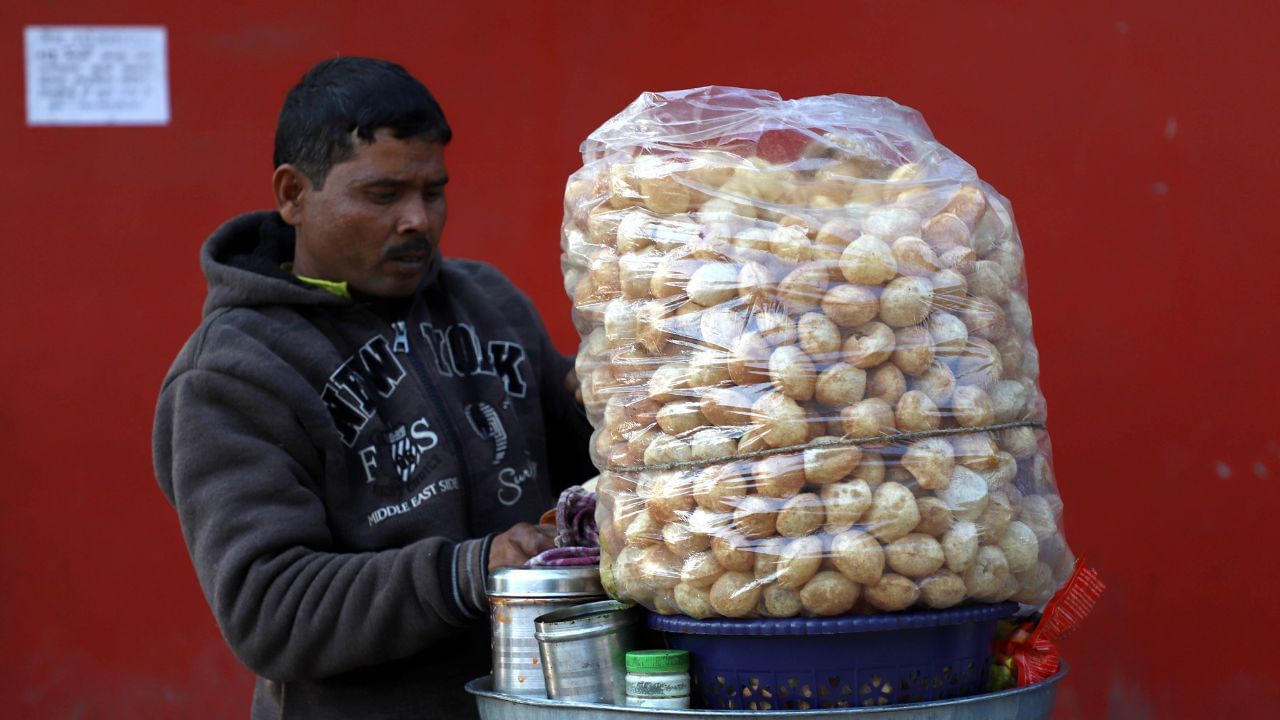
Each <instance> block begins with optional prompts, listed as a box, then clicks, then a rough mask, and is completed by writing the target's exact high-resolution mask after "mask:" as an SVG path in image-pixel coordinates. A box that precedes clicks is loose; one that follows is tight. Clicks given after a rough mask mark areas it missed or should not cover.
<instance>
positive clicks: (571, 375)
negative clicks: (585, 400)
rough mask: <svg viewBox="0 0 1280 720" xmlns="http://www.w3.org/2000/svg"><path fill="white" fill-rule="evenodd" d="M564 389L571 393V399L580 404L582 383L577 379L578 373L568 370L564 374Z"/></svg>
mask: <svg viewBox="0 0 1280 720" xmlns="http://www.w3.org/2000/svg"><path fill="white" fill-rule="evenodd" d="M564 389H565V390H568V391H569V392H571V393H573V399H574V400H576V401H577V402H578V404H579V405H581V404H582V383H581V382H579V380H578V373H577V372H575V371H573V370H570V371H569V372H568V373H567V374H565V376H564Z"/></svg>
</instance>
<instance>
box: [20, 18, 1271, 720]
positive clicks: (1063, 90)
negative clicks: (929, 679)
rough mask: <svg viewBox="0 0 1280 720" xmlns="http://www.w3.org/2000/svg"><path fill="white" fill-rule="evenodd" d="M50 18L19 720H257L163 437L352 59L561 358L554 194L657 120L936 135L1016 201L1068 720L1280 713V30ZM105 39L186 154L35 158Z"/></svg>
mask: <svg viewBox="0 0 1280 720" xmlns="http://www.w3.org/2000/svg"><path fill="white" fill-rule="evenodd" d="M43 4H44V5H47V6H48V7H45V8H43V9H30V8H24V9H19V6H26V5H28V4H27V3H16V2H13V3H6V6H5V8H4V9H3V10H0V57H3V58H4V59H5V63H4V66H5V67H6V68H7V70H6V71H5V72H3V73H0V98H2V101H0V147H2V148H3V154H2V156H3V157H4V159H5V160H6V162H7V167H8V169H7V170H6V171H5V172H3V173H0V213H2V214H3V217H4V220H3V225H2V227H3V236H2V237H0V268H3V269H4V271H5V275H4V281H5V287H6V290H7V291H8V295H7V302H5V303H3V304H0V332H2V337H3V339H2V340H0V457H2V458H3V465H2V466H0V467H3V470H0V476H2V477H3V483H4V485H3V487H4V491H5V492H4V496H3V499H0V648H2V651H0V707H3V708H5V710H4V711H3V712H4V714H5V716H6V717H20V718H25V717H32V718H35V717H40V718H44V717H131V718H150V717H183V718H205V717H210V718H212V717H244V716H245V715H246V704H247V702H248V697H249V692H250V687H249V677H248V675H247V674H246V672H245V671H243V670H241V669H239V668H238V666H237V665H236V664H235V661H234V660H233V659H232V658H231V657H230V654H229V653H228V652H227V651H226V650H225V648H224V646H223V645H222V642H221V639H220V638H219V636H218V633H217V629H216V627H215V626H214V623H213V621H212V619H211V617H210V615H209V612H208V610H207V608H206V607H205V605H204V602H203V600H202V599H201V596H200V594H199V591H198V588H197V586H196V582H195V579H194V574H193V573H192V571H191V569H190V566H189V563H188V559H187V556H186V553H185V551H184V549H183V546H182V542H181V538H180V536H179V533H178V527H177V523H176V521H175V519H174V516H173V514H172V512H171V511H170V509H169V507H168V506H167V505H166V503H165V502H164V500H163V498H162V496H161V494H160V492H159V490H158V488H157V487H156V484H155V481H154V479H153V477H152V472H151V460H150V446H149V436H150V426H151V414H152V410H153V403H154V398H155V394H156V391H157V388H158V386H159V382H160V379H161V377H162V376H163V374H164V371H165V369H166V367H167V366H168V364H169V362H170V360H171V358H172V357H173V355H174V353H175V352H176V351H177V350H178V348H179V346H180V345H181V343H182V342H183V340H184V339H185V337H186V335H187V334H188V333H189V332H190V331H191V330H192V329H193V328H194V326H195V324H196V323H197V321H198V317H199V315H198V313H199V307H200V302H201V299H202V297H203V292H204V283H203V280H202V279H201V276H200V274H199V272H198V268H197V263H196V253H197V248H198V246H199V243H200V242H201V241H202V240H203V238H204V237H205V236H206V235H207V234H208V233H209V231H210V230H212V229H213V228H214V227H215V226H216V225H218V224H219V223H220V222H221V221H223V220H225V219H226V218H228V217H229V216H231V215H232V214H234V213H238V212H240V211H243V210H247V209H250V208H258V207H262V206H265V205H266V204H267V203H268V201H269V195H268V190H269V186H268V179H269V174H270V170H271V165H270V155H271V137H272V132H273V123H274V116H275V113H276V112H277V110H278V107H279V103H280V101H281V99H282V96H283V94H284V92H285V91H286V90H287V89H288V87H289V86H290V85H291V83H292V82H293V81H295V80H296V78H297V77H298V76H299V75H300V74H301V72H302V71H303V70H304V69H305V68H306V67H307V66H308V65H309V64H311V63H312V62H314V61H316V60H318V59H321V58H325V57H330V56H333V55H335V54H339V53H342V54H376V55H383V56H386V57H389V58H391V59H395V60H398V61H400V62H403V63H404V64H406V65H407V66H408V67H409V68H410V69H411V70H412V71H414V72H415V73H416V74H417V75H418V76H419V77H421V78H422V79H423V80H424V81H425V82H426V83H427V84H428V85H429V86H430V87H431V88H432V89H433V91H434V92H435V93H436V94H437V96H438V97H439V98H440V100H441V102H442V103H443V105H444V107H445V109H446V111H447V113H448V116H449V119H450V121H451V122H452V124H453V125H454V127H455V129H456V140H455V142H454V144H453V145H452V146H451V147H450V149H449V153H448V161H449V164H450V174H451V175H452V177H453V178H454V182H453V183H451V184H450V190H449V192H450V204H451V212H450V218H451V222H450V227H449V230H448V232H447V233H446V236H445V243H446V245H445V248H446V252H450V253H452V254H455V255H466V256H472V257H478V258H482V259H485V260H490V261H493V262H495V263H497V264H498V265H499V266H501V267H502V268H504V269H505V270H506V271H507V273H508V274H509V275H510V276H511V277H512V278H513V279H514V280H515V281H516V282H517V283H518V284H519V285H521V286H522V287H524V288H525V289H526V290H527V291H528V292H529V293H530V294H531V295H532V296H533V297H534V298H535V300H536V301H537V303H538V305H539V307H540V308H541V309H542V311H543V313H544V314H545V316H546V318H547V321H548V324H549V325H550V326H551V327H552V329H553V331H554V333H555V335H556V339H557V341H558V342H559V343H560V345H561V347H562V348H563V349H564V350H566V351H572V350H573V349H574V347H575V342H576V337H575V336H574V335H573V331H572V329H571V326H570V324H569V320H568V307H569V306H568V302H567V300H566V299H565V298H564V297H563V295H562V294H561V292H560V290H559V286H560V277H559V266H558V253H559V249H558V246H557V243H558V226H559V220H560V217H559V214H560V197H561V192H562V188H563V182H564V178H565V177H566V175H568V173H569V172H571V171H572V170H573V169H574V168H575V167H576V166H577V165H578V163H579V158H578V156H577V155H576V148H577V145H578V143H579V142H580V141H581V139H582V138H583V137H584V136H585V135H586V134H587V133H588V132H590V131H591V130H592V129H593V128H594V127H596V126H597V125H598V124H599V123H600V122H602V121H603V120H604V119H606V118H607V117H609V116H611V115H612V114H613V113H615V112H616V111H618V110H619V109H621V108H622V107H623V106H624V105H625V104H626V103H627V102H629V101H630V100H631V99H633V98H634V97H635V96H636V95H637V94H638V93H640V92H641V91H644V90H663V89H674V88H681V87H689V86H696V85H701V84H708V83H719V84H736V85H743V86H748V87H764V88H770V89H774V90H777V91H779V92H781V93H782V94H784V95H786V96H800V95H810V94H823V93H830V92H853V93H862V94H871V95H887V96H890V97H892V98H894V99H896V100H898V101H899V102H902V103H904V104H906V105H910V106H912V107H915V108H917V109H919V110H920V111H922V112H923V113H924V115H925V117H926V119H927V120H928V121H929V123H930V124H931V126H932V128H933V130H934V131H935V133H936V135H937V136H938V138H939V139H940V140H941V141H942V142H944V143H945V144H947V145H948V146H949V147H951V148H952V149H954V150H956V151H957V152H959V153H960V154H961V155H962V156H963V157H965V158H966V159H968V160H969V161H970V162H971V163H973V164H974V165H975V166H976V167H977V168H978V170H979V172H980V173H981V174H982V175H983V177H984V178H985V179H987V180H988V181H990V182H991V183H993V184H994V185H995V186H996V187H997V188H998V189H999V190H1001V191H1002V192H1003V193H1004V194H1006V195H1008V196H1009V197H1010V198H1011V200H1012V201H1013V203H1014V208H1015V210H1016V212H1017V217H1018V221H1019V226H1020V228H1021V231H1022V236H1023V239H1024V242H1025V245H1026V253H1027V262H1028V265H1029V276H1030V278H1031V303H1032V307H1033V309H1034V313H1035V319H1036V339H1037V341H1038V343H1039V346H1040V349H1041V355H1042V359H1043V368H1044V372H1043V379H1044V390H1045V393H1046V395H1047V396H1048V400H1049V407H1050V410H1051V412H1050V416H1049V418H1050V419H1049V425H1050V430H1051V432H1052V435H1053V438H1054V441H1055V449H1056V464H1057V470H1058V475H1059V477H1060V479H1061V483H1062V490H1063V495H1064V498H1065V500H1066V508H1067V523H1068V536H1069V539H1070V541H1071V543H1072V545H1073V546H1074V547H1075V548H1076V550H1077V551H1083V552H1086V553H1088V555H1089V557H1090V559H1091V561H1092V562H1093V563H1094V564H1095V565H1096V566H1097V567H1098V568H1099V570H1100V571H1101V573H1102V575H1103V577H1104V578H1105V579H1106V581H1107V582H1108V584H1109V586H1110V590H1109V591H1108V593H1107V594H1106V596H1105V600H1104V601H1103V603H1102V605H1101V607H1100V608H1099V609H1098V611H1097V612H1096V613H1095V615H1094V616H1093V617H1091V618H1090V619H1089V621H1088V623H1087V624H1086V625H1085V626H1084V628H1083V629H1082V630H1081V631H1080V632H1079V634H1078V635H1077V636H1075V637H1073V638H1071V639H1070V640H1068V641H1067V642H1066V643H1065V649H1066V653H1067V657H1068V658H1069V659H1070V661H1071V662H1072V664H1073V665H1072V674H1071V676H1070V677H1069V678H1068V679H1067V681H1066V682H1065V684H1064V688H1063V690H1064V693H1063V696H1062V698H1061V702H1060V704H1059V709H1060V712H1059V714H1058V715H1059V717H1063V718H1074V717H1085V718H1096V717H1113V718H1145V717H1162V718H1163V717H1199V716H1203V715H1209V714H1210V713H1213V714H1215V715H1221V716H1223V717H1232V718H1242V717H1263V716H1269V714H1268V713H1267V711H1266V708H1268V707H1270V706H1275V705H1277V704H1278V703H1280V689H1278V688H1280V683H1277V682H1276V681H1275V675H1276V672H1277V671H1278V670H1280V663H1278V662H1277V661H1276V659H1275V654H1274V651H1273V648H1272V645H1273V644H1274V641H1275V639H1276V635H1275V632H1276V630H1275V628H1276V625H1275V620H1276V617H1275V616H1276V611H1275V608H1276V598H1277V593H1278V592H1280V583H1277V579H1276V578H1277V574H1276V572H1275V566H1276V562H1275V559H1274V558H1275V551H1274V550H1273V549H1272V548H1273V547H1274V546H1275V542H1274V540H1273V538H1274V533H1275V528H1276V524H1275V508H1276V507H1277V502H1280V491H1277V479H1278V478H1280V423H1277V421H1276V416H1275V415H1274V410H1275V408H1276V407H1277V406H1278V405H1280V403H1278V400H1280V398H1277V392H1278V390H1277V387H1280V383H1277V381H1276V373H1277V369H1276V360H1275V358H1276V350H1277V340H1276V334H1277V333H1276V331H1277V329H1278V327H1277V325H1278V323H1277V321H1276V319H1275V316H1274V313H1275V312H1277V310H1280V290H1277V288H1278V287H1280V284H1278V283H1277V276H1276V272H1275V268H1276V264H1278V263H1280V243H1278V242H1277V241H1278V240H1280V238H1277V230H1276V228H1277V223H1276V221H1275V219H1274V215H1275V213H1276V212H1277V209H1276V207H1275V206H1276V198H1275V195H1276V192H1277V190H1278V189H1280V182H1278V180H1280V177H1278V175H1280V170H1278V169H1277V168H1280V163H1278V162H1277V158H1278V157H1280V140H1278V139H1277V134H1276V132H1275V122H1276V119H1277V118H1278V117H1280V100H1278V98H1280V92H1277V90H1278V89H1280V88H1278V87H1277V85H1276V80H1275V78H1276V77H1277V76H1280V51H1278V50H1277V45H1276V43H1275V41H1274V34H1275V29H1276V28H1277V27H1278V26H1280V23H1278V22H1277V21H1280V13H1278V12H1277V10H1276V7H1277V6H1276V5H1275V4H1274V3H1269V2H1261V1H1260V2H1255V3H1223V2H1218V3H1170V2H1164V1H1157V0H1150V1H1147V2H1138V1H1125V0H1116V1H1114V2H1101V1H1098V0H1088V1H1084V2H1081V1H1077V2H1074V3H1069V4H1068V3H1052V4H1051V3H1013V2H999V3H994V2H989V3H980V2H974V3H953V2H928V3H890V2H871V1H866V2H840V3H823V4H782V3H778V2H774V1H772V0H750V1H748V0H739V1H738V2H734V3H731V4H730V3H724V4H714V5H712V4H705V5H701V6H700V7H697V8H690V7H688V6H692V5H694V3H685V2H680V3H676V2H655V1H650V2H646V3H642V4H635V3H626V4H623V3H617V4H615V5H606V4H605V3H589V4H588V3H567V2H566V3H549V2H548V3H479V2H473V3H457V4H456V6H455V7H446V6H445V4H444V3H424V2H413V3H373V4H370V3H358V4H357V3H340V2H335V1H332V0H330V1H325V2H311V3H303V4H297V3H285V4H280V3H258V2H249V1H248V0H228V1H225V2H213V3H185V4H184V5H186V6H187V7H186V8H184V9H182V10H175V9H169V8H168V7H166V6H167V5H169V4H168V3H163V2H158V1H156V0H120V1H119V2H115V3H110V5H114V6H115V7H114V8H107V7H104V6H105V5H108V3H101V2H92V1H90V0H66V1H64V2H57V3H52V2H50V3H43ZM175 5H176V3H175ZM1051 5H1056V6H1058V7H1057V8H1056V9H1053V8H1051V7H1050V6H1051ZM1068 5H1069V6H1070V7H1069V9H1068V8H1067V7H1064V6H1068ZM1250 6H1251V7H1250ZM586 7H592V8H594V9H591V10H587V9H584V8H586ZM611 7H616V9H609V8H611ZM784 8H785V9H784ZM96 23H102V24H162V25H166V26H168V28H169V45H170V75H171V79H172V98H173V122H172V124H171V125H170V126H168V127H163V128H88V129H49V128H27V127H26V126H25V122H24V111H23V101H22V98H23V94H22V93H23V87H22V75H21V67H22V44H21V42H22V41H21V29H22V26H23V25H25V24H96Z"/></svg>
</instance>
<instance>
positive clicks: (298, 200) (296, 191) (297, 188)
mask: <svg viewBox="0 0 1280 720" xmlns="http://www.w3.org/2000/svg"><path fill="white" fill-rule="evenodd" d="M271 190H272V192H273V193H274V194H275V198H276V210H277V211H279V212H280V217H282V218H284V221H285V222H287V223H289V224H290V225H297V224H299V223H301V222H302V213H303V210H304V208H305V205H306V199H307V195H308V194H309V193H310V192H311V179H310V178H308V177H307V174H306V173H304V172H302V171H301V170H299V169H298V168H297V167H296V166H294V165H289V164H287V163H286V164H284V165H281V166H280V167H278V168H276V171H275V172H274V173H273V174H272V175H271Z"/></svg>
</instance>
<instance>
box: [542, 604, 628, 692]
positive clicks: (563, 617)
mask: <svg viewBox="0 0 1280 720" xmlns="http://www.w3.org/2000/svg"><path fill="white" fill-rule="evenodd" d="M643 622H644V613H643V612H642V611H641V608H640V607H639V606H638V605H627V604H626V603H620V602H618V601H616V600H601V601H599V602H592V603H585V604H582V605H575V606H573V607H570V608H563V609H560V610H556V611H555V612H550V613H547V614H546V615H543V616H541V617H539V618H538V619H537V621H535V623H534V624H535V625H536V626H537V631H536V632H535V633H534V636H535V637H536V638H537V639H538V647H539V649H540V650H541V651H542V672H543V674H544V675H545V676H546V684H547V695H549V696H550V697H551V699H552V700H565V701H569V702H586V703H606V704H609V705H623V704H625V703H626V699H627V684H626V676H627V666H626V656H627V652H628V651H630V650H634V649H636V648H637V647H639V645H640V639H641V632H642V625H643Z"/></svg>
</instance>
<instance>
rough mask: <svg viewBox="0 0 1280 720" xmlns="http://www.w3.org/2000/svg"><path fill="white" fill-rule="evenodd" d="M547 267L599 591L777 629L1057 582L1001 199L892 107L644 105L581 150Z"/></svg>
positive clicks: (1033, 598)
mask: <svg viewBox="0 0 1280 720" xmlns="http://www.w3.org/2000/svg"><path fill="white" fill-rule="evenodd" d="M582 150H583V159H584V164H583V167H582V168H581V169H580V170H579V171H577V172H575V173H574V174H573V175H572V176H570V178H569V181H568V185H567V188H566V194H565V220H564V228H563V243H562V247H563V251H564V255H563V258H562V267H563V270H564V279H565V289H566V291H567V292H568V294H569V296H570V297H571V298H572V299H573V303H574V322H575V325H576V326H577V328H578V330H579V332H580V333H581V335H582V343H581V346H580V349H579V353H578V358H577V371H578V376H579V378H580V380H581V382H582V392H583V399H584V403H585V405H586V408H587V412H588V414H589V416H590V419H591V422H592V423H593V425H594V427H595V434H594V436H593V441H592V453H593V459H594V460H595V463H596V465H597V467H598V468H599V469H600V471H601V477H600V484H599V487H598V493H599V505H598V508H597V520H598V523H599V526H600V534H601V540H602V564H603V568H604V572H605V573H606V574H607V575H608V577H607V584H608V585H609V586H610V588H611V590H612V592H613V593H614V594H615V595H616V596H618V597H620V598H622V599H626V600H633V601H636V602H640V603H642V604H644V605H645V606H647V607H649V608H650V609H653V610H656V611H657V612H661V613H682V614H685V615H690V616H693V617H699V618H705V617H792V616H800V615H804V616H833V615H842V614H849V613H876V612H889V611H896V610H904V609H907V608H912V607H917V608H946V607H952V606H955V605H958V604H961V603H966V602H998V601H1004V600H1009V599H1012V600H1017V601H1018V602H1021V603H1024V604H1026V605H1029V606H1040V605H1043V603H1044V602H1046V601H1047V600H1048V599H1049V597H1050V596H1051V595H1052V593H1053V592H1054V591H1055V590H1056V589H1057V588H1058V587H1059V586H1060V585H1061V584H1062V583H1063V582H1064V581H1065V580H1066V578H1067V577H1068V576H1069V574H1070V572H1071V569H1072V565H1073V563H1074V557H1073V556H1072V554H1071V552H1070V550H1069V549H1068V548H1067V545H1066V542H1065V540H1064V539H1063V535H1062V528H1061V525H1060V518H1061V512H1062V502H1061V500H1060V499H1059V497H1058V493H1057V490H1056V487H1055V484H1054V479H1053V472H1052V468H1051V465H1050V460H1049V440H1048V436H1047V435H1046V434H1045V432H1044V430H1043V427H1044V426H1043V422H1044V418H1045V404H1044V398H1043V396H1042V395H1041V393H1040V391H1039V388H1038V387H1037V384H1036V378H1037V375H1038V372H1039V368H1038V365H1039V363H1038V355H1037V353H1036V349H1035V346H1034V344H1033V343H1032V340H1031V313H1030V309H1029V307H1028V305H1027V301H1026V279H1025V273H1024V269H1023V262H1022V248H1021V245H1020V243H1019V241H1018V234H1017V229H1016V227H1015V226H1014V223H1013V216H1012V212H1011V210H1010V207H1009V204H1008V202H1007V201H1006V200H1005V199H1004V198H1003V197H1002V196H1000V195H999V194H998V193H997V192H995V190H994V189H992V188H991V187H990V186H989V185H987V184H985V183H983V182H981V181H980V180H979V179H978V177H977V173H976V172H975V171H974V169H973V168H972V167H971V166H970V165H968V164H967V163H965V162H964V161H963V160H961V159H960V158H959V157H957V156H956V155H955V154H954V153H952V152H950V151H949V150H947V149H946V148H945V147H943V146H942V145H940V144H939V143H938V142H937V141H935V140H934V139H933V136H932V135H931V134H930V132H929V129H928V127H927V126H926V125H925V123H924V121H923V119H922V118H921V117H920V115H919V114H918V113H916V112H915V111H913V110H910V109H909V108H904V107H902V106H899V105H897V104H895V103H893V102H892V101H889V100H886V99H883V98H870V97H859V96H851V95H833V96H825V97H812V98H803V99H799V100H783V99H781V98H780V97H779V96H777V95H776V94H773V93H769V92H763V91H755V90H740V89H735V88H721V87H709V88H699V89H695V90H687V91H680V92H670V93H662V94H654V93H646V94H644V95H642V96H641V97H640V98H639V99H637V100H636V101H635V102H634V103H632V104H631V105H630V106H629V107H627V108H626V109H625V110H624V111H623V112H622V113H620V114H619V115H618V116H616V117H614V118H613V119H611V120H609V121H608V122H607V123H605V124H604V125H603V126H601V128H600V129H599V130H597V131H596V132H595V133H593V134H592V135H591V136H590V137H589V138H588V139H587V141H586V142H585V143H584V144H583V148H582Z"/></svg>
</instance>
